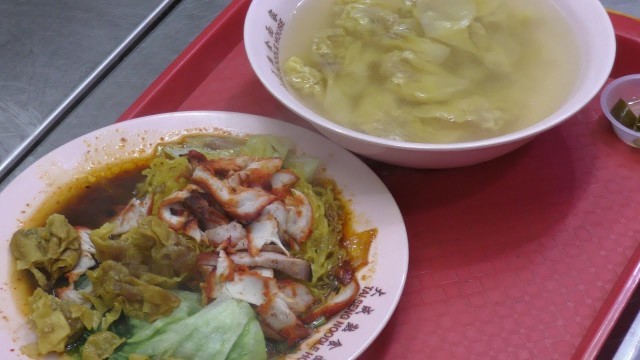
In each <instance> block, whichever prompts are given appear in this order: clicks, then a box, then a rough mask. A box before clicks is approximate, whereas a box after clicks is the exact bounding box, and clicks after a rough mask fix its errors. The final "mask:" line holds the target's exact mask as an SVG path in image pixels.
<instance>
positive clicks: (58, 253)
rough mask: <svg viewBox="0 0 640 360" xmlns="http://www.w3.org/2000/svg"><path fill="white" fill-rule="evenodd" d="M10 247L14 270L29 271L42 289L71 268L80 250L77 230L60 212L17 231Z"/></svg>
mask: <svg viewBox="0 0 640 360" xmlns="http://www.w3.org/2000/svg"><path fill="white" fill-rule="evenodd" d="M9 246H10V249H11V254H13V256H14V257H15V258H16V266H17V269H18V270H29V271H30V272H31V273H32V274H33V276H34V277H35V279H36V281H37V283H38V286H40V287H42V288H44V289H49V288H50V287H51V285H53V283H54V282H55V281H56V280H57V279H58V278H59V277H60V276H62V275H63V274H65V273H66V272H68V271H70V270H72V269H73V268H74V266H75V265H76V264H77V263H78V260H79V259H80V255H81V253H82V250H81V249H80V237H79V236H78V232H77V231H76V229H74V228H73V226H71V225H70V224H69V222H68V221H67V219H66V218H65V217H64V216H62V215H59V214H53V215H51V216H49V218H48V219H47V222H46V224H45V226H44V227H39V228H33V229H26V230H24V229H23V230H18V231H17V232H16V233H15V234H14V235H13V237H12V238H11V243H10V245H9Z"/></svg>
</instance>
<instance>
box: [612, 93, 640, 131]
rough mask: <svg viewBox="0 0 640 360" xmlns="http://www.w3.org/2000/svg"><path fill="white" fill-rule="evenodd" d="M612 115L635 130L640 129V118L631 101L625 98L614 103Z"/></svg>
mask: <svg viewBox="0 0 640 360" xmlns="http://www.w3.org/2000/svg"><path fill="white" fill-rule="evenodd" d="M611 115H612V116H613V117H614V119H616V120H618V122H620V123H621V124H622V125H624V126H625V127H626V128H629V129H631V130H635V131H638V130H640V119H639V118H638V117H637V116H636V115H635V114H634V113H633V111H632V110H631V108H630V107H629V103H627V102H626V101H624V100H623V99H620V100H618V102H616V103H615V105H613V107H612V108H611Z"/></svg>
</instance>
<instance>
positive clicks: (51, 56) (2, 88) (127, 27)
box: [0, 0, 640, 360]
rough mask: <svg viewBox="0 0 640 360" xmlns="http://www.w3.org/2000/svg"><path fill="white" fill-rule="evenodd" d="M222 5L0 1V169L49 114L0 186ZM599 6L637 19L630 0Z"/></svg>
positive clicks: (637, 329) (624, 353) (628, 355)
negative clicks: (39, 134)
mask: <svg viewBox="0 0 640 360" xmlns="http://www.w3.org/2000/svg"><path fill="white" fill-rule="evenodd" d="M230 1H231V0H136V1H129V0H56V1H42V0H20V1H18V0H0V166H1V164H3V163H4V164H6V162H7V160H9V159H11V158H12V156H13V155H14V153H15V150H16V149H18V148H20V147H21V146H22V145H24V144H25V141H27V140H29V139H30V136H32V135H33V134H34V132H36V131H38V129H40V130H42V129H41V128H42V125H43V123H44V122H45V121H46V120H48V119H51V116H52V115H57V116H56V117H55V120H57V121H53V122H52V126H51V127H50V128H49V129H48V130H47V131H45V132H44V133H45V134H44V136H43V137H42V139H39V140H37V141H34V143H33V145H34V146H32V147H31V149H28V150H29V151H26V152H25V155H24V156H20V157H17V158H16V159H17V160H18V161H16V166H15V167H12V170H13V171H11V172H9V173H7V175H6V176H1V175H0V191H1V190H2V189H3V188H4V186H5V185H6V184H7V183H9V182H10V181H11V179H13V178H14V177H15V175H16V174H18V173H19V172H21V171H22V170H23V169H24V168H26V167H27V166H29V165H30V164H32V163H33V162H34V161H35V160H37V159H38V158H40V157H42V156H43V155H45V154H47V153H48V152H49V151H51V150H52V149H54V148H56V147H58V146H60V145H62V144H64V143H66V142H67V141H69V140H71V139H73V138H76V137H78V136H80V135H83V134H85V133H88V132H90V131H92V130H94V129H97V128H100V127H103V126H107V125H110V124H112V123H113V122H114V121H115V120H116V118H117V117H118V116H119V115H120V114H121V113H122V112H123V111H124V110H125V109H126V108H127V107H128V106H129V105H130V104H131V102H133V101H134V100H135V99H136V98H137V97H138V95H139V94H140V93H141V92H142V91H143V90H144V89H145V88H146V87H148V86H149V84H150V83H151V82H152V81H153V80H154V79H155V78H156V77H157V76H158V75H159V74H160V73H161V72H162V71H163V70H164V69H165V68H166V67H167V66H168V65H169V63H170V62H171V61H172V60H173V59H174V58H175V57H176V56H177V55H178V54H179V53H180V52H181V51H182V50H183V49H184V48H185V46H187V45H188V44H189V43H190V42H191V41H192V40H193V39H194V38H195V37H196V36H197V34H199V33H200V32H201V31H202V30H203V29H204V28H205V27H206V26H207V25H208V24H209V23H210V22H211V21H212V20H213V19H214V18H215V17H216V16H217V15H218V13H219V12H220V11H221V10H222V9H223V8H224V7H225V6H226V5H227V4H228V3H229V2H230ZM602 2H603V3H604V4H605V6H607V7H608V8H611V9H614V10H617V11H620V12H623V13H627V14H630V15H633V16H637V17H640V1H639V0H602ZM151 15H153V16H151ZM145 22H146V23H145ZM141 24H145V25H148V30H143V29H141V28H140V26H141ZM136 30H140V31H139V35H140V37H139V40H136V38H132V37H131V36H132V34H133V33H134V32H135V31H136ZM130 45H131V46H130ZM117 50H121V52H119V53H118V52H117ZM114 54H115V55H117V56H115V57H114ZM112 57H113V59H111V60H113V62H110V63H107V64H106V63H105V61H106V60H109V59H110V58H112ZM105 65H108V66H105ZM101 66H103V69H102V70H104V72H98V73H96V70H97V69H100V67H101ZM92 75H97V76H96V77H95V79H93V80H95V81H91V83H90V84H87V83H86V81H87V79H88V78H89V77H90V76H92ZM85 85H88V86H85ZM85 90H86V91H85ZM69 100H73V101H71V102H69ZM64 104H66V105H69V106H68V109H64V111H58V112H56V110H60V109H61V105H64ZM639 340H640V319H636V321H634V322H633V323H632V324H631V326H630V330H629V331H628V332H627V336H626V337H624V338H623V339H622V341H621V345H620V346H619V347H618V343H620V341H616V342H614V343H615V347H616V349H617V352H616V351H615V350H614V353H616V355H615V358H616V359H620V360H622V359H625V360H626V359H640V350H639V349H640V346H639V344H640V341H639Z"/></svg>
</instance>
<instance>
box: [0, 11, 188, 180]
mask: <svg viewBox="0 0 640 360" xmlns="http://www.w3.org/2000/svg"><path fill="white" fill-rule="evenodd" d="M178 1H179V0H165V1H163V2H162V3H161V4H160V5H159V6H158V7H157V8H155V9H154V10H153V12H151V14H149V15H148V16H147V17H146V18H145V19H144V20H143V21H142V23H140V25H138V26H137V27H136V28H135V29H134V30H133V32H131V33H130V34H129V35H128V36H127V37H126V38H125V39H124V41H123V42H122V43H120V44H119V45H118V47H116V49H115V50H113V52H111V54H109V55H108V56H107V58H106V59H104V61H102V62H101V63H100V65H98V67H97V68H96V69H95V70H93V72H91V74H89V76H87V78H86V79H84V80H83V81H82V83H80V85H78V87H76V88H75V89H74V90H73V91H72V92H71V94H70V95H69V96H68V97H67V98H66V99H64V101H63V102H62V104H60V105H59V106H58V107H57V108H56V109H55V110H54V111H53V112H52V113H51V114H50V115H49V116H48V117H47V118H46V119H44V121H42V123H41V124H40V126H38V127H37V128H36V129H35V130H34V131H33V132H32V133H31V134H29V135H28V137H27V138H26V139H25V140H23V141H22V143H20V144H19V145H18V146H17V147H16V148H15V149H13V151H11V153H10V154H9V155H8V156H7V158H6V159H4V161H3V162H2V163H0V181H2V179H4V178H5V177H6V176H7V175H8V173H9V172H10V171H11V169H12V167H13V166H15V165H16V164H17V163H18V162H19V160H20V159H21V158H22V157H23V156H25V155H26V154H27V153H28V152H29V151H30V150H31V148H32V147H33V146H34V145H35V144H36V143H37V142H38V141H41V140H42V139H43V138H44V137H45V136H46V135H47V132H48V131H49V130H50V129H52V128H53V127H55V126H56V125H57V124H58V123H59V122H60V121H62V120H63V119H64V118H65V116H66V115H67V114H68V113H69V112H70V111H71V110H73V108H74V107H75V106H76V105H77V104H79V103H80V101H82V99H83V98H84V97H85V96H87V95H88V94H89V92H90V91H91V90H92V89H93V88H94V87H95V86H96V85H97V84H98V83H99V82H100V81H102V80H103V79H104V78H105V77H106V76H107V75H108V74H109V72H110V71H111V70H113V68H114V67H115V66H116V65H117V64H118V63H119V62H120V61H122V59H123V58H124V57H125V56H126V55H127V53H128V52H130V51H131V50H132V49H133V48H134V47H135V45H136V44H137V43H138V42H139V41H140V40H142V38H143V37H144V36H145V35H146V32H147V31H149V30H150V29H151V28H152V27H153V26H154V25H155V24H156V23H157V21H159V20H160V19H161V18H162V17H163V16H165V14H166V13H167V12H168V11H170V10H171V7H172V6H174V5H175V4H176V3H177V2H178Z"/></svg>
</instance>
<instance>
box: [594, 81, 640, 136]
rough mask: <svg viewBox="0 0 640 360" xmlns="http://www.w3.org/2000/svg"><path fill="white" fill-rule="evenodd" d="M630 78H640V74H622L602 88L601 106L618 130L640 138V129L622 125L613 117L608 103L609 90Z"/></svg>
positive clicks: (639, 94)
mask: <svg viewBox="0 0 640 360" xmlns="http://www.w3.org/2000/svg"><path fill="white" fill-rule="evenodd" d="M629 80H640V74H629V75H625V76H621V77H619V78H617V79H615V80H613V81H611V82H610V83H608V84H607V85H606V86H605V87H604V89H603V90H602V93H601V94H600V107H601V108H602V113H604V116H605V117H606V118H607V120H609V122H610V123H611V125H613V126H614V127H615V128H617V129H618V130H621V131H623V132H625V133H627V134H629V135H631V136H634V137H636V138H640V131H635V130H633V129H629V128H628V127H626V126H624V125H622V124H621V123H620V121H618V120H617V119H616V118H614V117H613V115H611V109H610V108H609V105H608V104H607V95H609V92H611V91H612V90H613V89H615V88H616V87H617V86H618V85H620V84H622V83H625V82H627V81H629ZM638 96H639V97H640V93H638Z"/></svg>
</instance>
